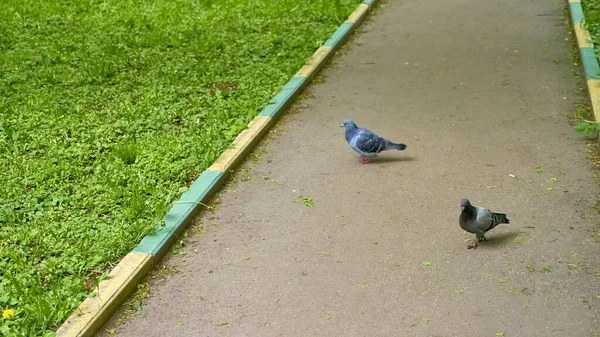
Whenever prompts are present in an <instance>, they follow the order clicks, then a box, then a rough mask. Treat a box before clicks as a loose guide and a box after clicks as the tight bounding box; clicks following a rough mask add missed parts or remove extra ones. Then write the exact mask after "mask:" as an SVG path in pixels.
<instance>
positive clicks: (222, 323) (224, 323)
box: [217, 322, 229, 326]
mask: <svg viewBox="0 0 600 337" xmlns="http://www.w3.org/2000/svg"><path fill="white" fill-rule="evenodd" d="M227 324H229V323H227V322H219V323H218V324H217V326H223V325H227Z"/></svg>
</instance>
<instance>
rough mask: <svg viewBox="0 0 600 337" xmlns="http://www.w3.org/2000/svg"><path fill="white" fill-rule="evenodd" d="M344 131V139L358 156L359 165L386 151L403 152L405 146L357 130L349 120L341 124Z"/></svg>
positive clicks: (361, 129)
mask: <svg viewBox="0 0 600 337" xmlns="http://www.w3.org/2000/svg"><path fill="white" fill-rule="evenodd" d="M342 127H343V128H345V129H346V133H345V135H344V136H345V138H346V141H347V142H348V145H350V147H351V148H352V150H354V151H356V152H357V153H358V154H360V160H359V161H360V163H361V164H368V163H370V162H371V159H373V158H375V157H377V154H378V153H379V152H382V151H387V150H404V149H406V145H404V144H396V143H394V142H391V141H389V140H387V139H385V138H383V137H379V136H378V135H376V134H374V133H373V132H371V131H370V130H367V129H364V128H359V127H358V126H356V123H354V121H352V120H351V119H346V120H344V122H343V123H342Z"/></svg>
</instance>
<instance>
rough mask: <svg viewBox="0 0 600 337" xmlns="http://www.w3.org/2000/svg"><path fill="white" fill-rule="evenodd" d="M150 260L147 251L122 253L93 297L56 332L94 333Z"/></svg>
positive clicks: (80, 336)
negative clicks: (123, 254) (121, 257)
mask: <svg viewBox="0 0 600 337" xmlns="http://www.w3.org/2000/svg"><path fill="white" fill-rule="evenodd" d="M151 261H152V255H150V254H146V253H137V252H132V253H129V254H127V255H125V257H124V258H123V259H122V260H121V261H120V262H119V263H118V264H117V265H116V266H115V267H114V268H113V269H112V270H111V272H110V273H109V274H108V277H107V278H106V279H105V280H104V281H102V282H100V285H99V287H98V289H96V291H95V292H94V297H90V298H87V299H86V300H85V301H83V302H82V303H81V304H80V305H79V307H78V308H77V309H75V311H74V312H73V313H72V314H71V316H69V318H67V320H66V321H65V322H64V323H63V324H62V326H61V327H60V328H59V329H58V331H57V332H56V336H57V337H75V336H77V337H89V336H94V335H95V334H96V333H97V332H98V331H99V330H100V329H101V328H102V326H103V325H104V323H106V321H108V319H109V318H110V317H111V316H112V314H113V312H114V311H115V310H116V309H117V308H118V307H119V305H121V303H122V302H123V301H124V300H125V299H126V298H127V296H129V294H130V293H131V292H132V291H133V290H135V288H136V287H137V285H138V283H139V281H140V280H141V278H142V277H144V276H145V275H146V273H147V272H148V271H149V269H150V268H151V267H152V264H151Z"/></svg>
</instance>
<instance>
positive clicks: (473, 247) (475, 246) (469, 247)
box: [467, 242, 477, 249]
mask: <svg viewBox="0 0 600 337" xmlns="http://www.w3.org/2000/svg"><path fill="white" fill-rule="evenodd" d="M467 249H477V242H475V243H474V244H472V245H468V246H467Z"/></svg>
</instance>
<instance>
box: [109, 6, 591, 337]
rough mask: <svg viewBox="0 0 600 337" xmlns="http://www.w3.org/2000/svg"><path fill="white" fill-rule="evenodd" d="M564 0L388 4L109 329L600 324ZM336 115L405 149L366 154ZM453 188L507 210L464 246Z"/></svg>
mask: <svg viewBox="0 0 600 337" xmlns="http://www.w3.org/2000/svg"><path fill="white" fill-rule="evenodd" d="M564 8H565V1H563V0H535V1H516V0H507V1H480V2H477V1H466V0H451V1H440V0H437V1H434V0H424V1H393V2H390V3H386V4H385V7H384V8H382V9H380V10H378V13H377V14H376V15H375V16H374V17H372V18H370V19H369V20H368V22H366V23H365V24H364V25H363V26H362V27H361V29H359V32H358V35H357V36H356V37H355V38H354V39H353V40H352V41H351V42H350V44H349V47H348V48H347V49H346V50H345V52H344V53H343V55H340V56H339V57H337V58H336V59H335V62H334V63H335V64H333V65H332V66H330V67H328V68H327V69H325V70H324V71H323V73H322V74H323V81H321V82H319V83H316V84H313V85H311V86H310V87H309V88H308V91H307V92H308V94H307V96H308V97H307V98H306V99H304V100H302V101H301V102H299V104H298V106H299V108H298V110H297V111H296V112H295V113H289V114H287V115H286V116H285V117H284V118H283V119H282V120H281V121H280V123H279V126H278V127H277V128H276V129H275V130H276V132H274V133H272V134H271V136H270V137H268V139H267V140H266V141H265V142H263V143H262V144H261V146H260V147H259V148H258V149H257V151H258V153H262V154H261V155H260V157H259V159H258V161H257V162H253V161H250V162H248V163H246V164H245V166H244V168H243V169H242V170H241V172H240V173H239V174H238V175H237V178H238V179H237V180H235V181H234V183H232V184H230V186H229V187H228V188H226V189H225V190H224V191H223V192H222V193H220V194H219V197H218V198H219V200H220V205H219V207H218V208H217V209H216V211H215V212H213V213H205V214H202V215H201V220H202V223H203V226H204V229H205V233H204V234H195V235H190V237H189V238H188V239H187V241H186V246H185V247H184V249H183V250H184V251H185V253H186V254H185V255H182V256H180V255H174V256H170V257H168V258H167V259H166V260H165V261H164V263H163V265H162V266H160V267H159V268H166V270H176V271H177V273H174V274H169V275H168V276H166V277H157V278H155V279H152V280H151V281H150V297H149V298H148V299H146V300H145V301H144V302H143V304H142V310H141V311H140V312H138V313H137V315H136V317H135V318H133V319H126V320H124V322H123V323H122V324H117V323H116V318H118V315H117V316H116V318H115V320H113V321H112V322H110V323H109V324H108V325H107V326H106V327H105V329H115V331H116V332H115V334H114V335H113V336H149V337H150V336H161V337H164V336H202V337H204V336H239V337H241V336H246V337H250V336H528V337H530V336H561V337H562V336H595V335H596V334H595V333H597V334H600V315H599V313H600V299H598V298H597V297H596V296H597V295H600V278H599V277H597V276H596V275H595V274H596V273H598V272H600V262H599V260H600V258H599V256H600V237H599V236H598V233H600V227H598V226H597V225H596V224H597V223H598V216H597V215H596V213H595V211H594V210H593V209H592V208H591V206H593V205H594V202H595V200H596V199H595V198H596V197H595V193H596V192H597V191H598V185H597V181H596V179H595V177H594V171H593V168H592V166H591V165H590V163H589V161H588V159H587V158H586V149H587V146H586V141H585V140H583V139H581V138H580V137H578V136H577V135H575V134H574V132H573V131H572V129H571V127H570V126H569V125H568V119H567V117H566V114H567V113H569V112H570V111H572V110H573V104H574V102H575V100H576V99H580V98H576V97H577V93H578V92H579V87H578V85H577V80H576V78H575V77H574V75H573V68H572V63H573V60H572V56H571V55H570V54H569V49H568V44H567V42H566V41H565V39H567V38H570V37H571V36H570V35H568V32H567V29H566V27H565V25H564V22H565V17H564V16H563V15H564V12H563V10H564ZM346 117H351V118H353V119H354V120H355V121H356V123H357V124H358V125H359V126H365V127H368V128H370V129H372V130H374V131H376V132H377V133H379V134H380V135H382V136H385V137H387V138H390V139H392V140H394V141H398V142H403V143H406V144H407V145H408V149H407V150H406V151H403V152H389V153H385V154H383V155H381V156H380V157H379V160H378V161H376V162H374V163H372V164H367V165H361V164H359V163H358V156H357V155H356V154H355V153H354V152H353V151H351V150H350V149H349V148H348V147H347V145H346V143H345V142H344V140H343V129H341V128H340V127H339V126H340V123H341V121H342V120H343V119H344V118H346ZM536 167H537V169H536ZM511 175H512V176H511ZM513 176H514V177H513ZM553 178H556V179H553ZM554 180H557V181H554ZM302 197H304V198H312V199H313V201H314V205H313V207H307V206H305V205H304V204H303V203H302V202H301V200H302ZM461 197H468V198H469V199H470V200H471V201H472V202H473V203H475V204H483V205H484V206H488V207H490V208H491V209H493V210H495V211H499V212H505V213H507V214H508V217H509V218H510V219H511V224H510V225H503V226H501V227H498V228H497V229H495V230H494V231H493V232H490V233H489V234H488V235H487V238H488V240H489V241H488V242H484V243H482V244H480V245H479V247H478V248H477V249H476V250H468V249H467V248H466V247H467V244H468V243H469V242H466V241H465V240H466V239H467V238H471V239H473V237H474V236H473V235H470V234H469V235H465V234H464V233H463V231H462V230H461V229H460V227H459V225H458V215H459V212H460V198H461ZM423 262H431V265H429V266H425V265H424V264H423ZM426 264H427V263H426ZM220 322H226V323H227V324H221V325H219V323H220ZM100 335H101V336H108V334H107V333H106V332H103V333H101V334H100Z"/></svg>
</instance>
